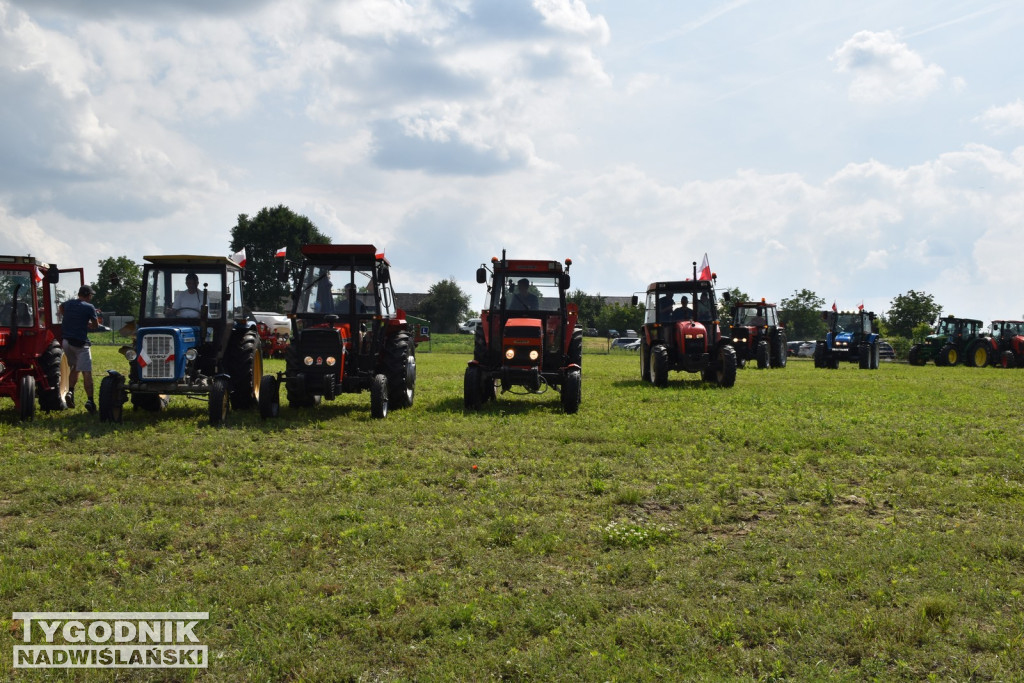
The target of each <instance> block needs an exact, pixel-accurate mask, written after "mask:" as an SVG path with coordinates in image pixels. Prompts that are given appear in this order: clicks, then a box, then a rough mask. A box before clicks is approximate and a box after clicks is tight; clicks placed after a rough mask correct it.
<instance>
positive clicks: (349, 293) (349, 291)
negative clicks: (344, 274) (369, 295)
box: [345, 282, 367, 313]
mask: <svg viewBox="0 0 1024 683" xmlns="http://www.w3.org/2000/svg"><path fill="white" fill-rule="evenodd" d="M353 304H354V305H355V312H356V313H366V312H367V311H366V304H364V303H363V302H362V301H360V300H359V299H358V298H356V285H355V283H354V282H349V283H348V284H346V285H345V312H346V313H348V312H349V311H350V310H352V309H351V306H352V305H353Z"/></svg>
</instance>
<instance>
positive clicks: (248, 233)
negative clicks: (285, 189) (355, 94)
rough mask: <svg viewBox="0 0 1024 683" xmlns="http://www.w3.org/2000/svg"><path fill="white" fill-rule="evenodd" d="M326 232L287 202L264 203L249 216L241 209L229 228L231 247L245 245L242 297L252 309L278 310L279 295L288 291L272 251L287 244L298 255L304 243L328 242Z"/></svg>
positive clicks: (233, 249)
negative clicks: (286, 204) (273, 204)
mask: <svg viewBox="0 0 1024 683" xmlns="http://www.w3.org/2000/svg"><path fill="white" fill-rule="evenodd" d="M330 241H331V240H330V239H329V238H328V237H327V235H325V234H323V233H322V232H320V230H318V229H317V227H316V226H315V225H313V222H312V221H310V220H309V219H308V218H306V217H305V216H300V215H299V214H297V213H295V212H294V211H292V210H291V209H289V208H288V207H286V206H283V205H278V206H276V207H274V208H272V209H268V208H266V207H263V208H262V209H260V212H259V213H257V214H256V215H255V216H253V217H252V218H249V216H247V215H246V214H244V213H242V214H239V215H238V223H237V224H236V225H235V227H233V228H231V245H230V247H231V251H232V253H237V252H239V251H241V250H242V249H243V248H244V249H245V259H246V264H245V301H246V305H247V307H248V308H250V309H251V310H256V311H258V310H269V311H277V310H280V308H281V299H283V298H284V297H286V296H287V295H288V292H289V288H288V284H287V283H284V282H280V281H279V280H278V277H277V274H278V270H279V269H280V267H281V259H278V258H275V257H274V254H276V253H277V250H278V249H280V248H281V247H286V248H287V250H288V256H289V257H290V258H292V259H297V258H298V257H299V249H301V247H302V245H304V244H329V243H330Z"/></svg>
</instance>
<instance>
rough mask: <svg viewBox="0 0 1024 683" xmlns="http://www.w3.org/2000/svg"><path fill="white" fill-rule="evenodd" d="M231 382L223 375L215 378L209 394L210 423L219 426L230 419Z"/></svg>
mask: <svg viewBox="0 0 1024 683" xmlns="http://www.w3.org/2000/svg"><path fill="white" fill-rule="evenodd" d="M230 396H231V384H230V383H229V382H228V381H227V380H226V379H224V378H223V377H218V378H216V379H214V380H213V386H211V387H210V395H209V397H208V398H209V414H210V425H211V426H213V427H219V426H220V425H222V424H224V422H226V421H227V419H228V412H229V411H230V410H231V408H230V400H229V399H230Z"/></svg>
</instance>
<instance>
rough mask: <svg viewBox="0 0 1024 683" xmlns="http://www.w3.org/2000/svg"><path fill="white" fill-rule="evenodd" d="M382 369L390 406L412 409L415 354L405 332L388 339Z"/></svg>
mask: <svg viewBox="0 0 1024 683" xmlns="http://www.w3.org/2000/svg"><path fill="white" fill-rule="evenodd" d="M384 367H385V368H386V370H387V376H388V388H389V389H390V391H391V396H390V401H391V406H392V407H393V408H410V407H412V401H413V397H414V396H415V394H416V352H415V350H414V349H413V345H412V339H411V338H410V336H409V334H408V333H407V332H399V333H398V334H396V335H393V336H392V337H391V338H390V339H388V342H387V346H386V347H385V349H384Z"/></svg>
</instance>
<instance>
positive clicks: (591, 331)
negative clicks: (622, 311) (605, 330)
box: [583, 327, 597, 337]
mask: <svg viewBox="0 0 1024 683" xmlns="http://www.w3.org/2000/svg"><path fill="white" fill-rule="evenodd" d="M583 336H585V337H596V336H597V328H596V327H588V328H587V329H585V330H583Z"/></svg>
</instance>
